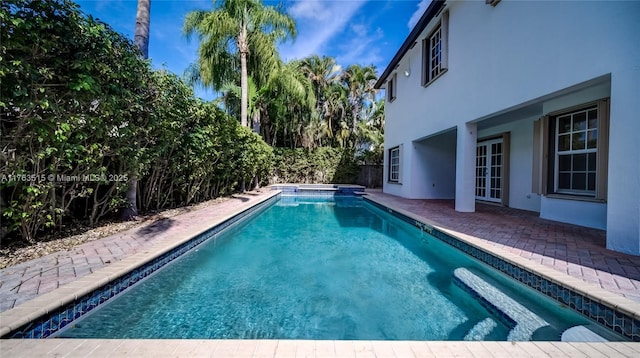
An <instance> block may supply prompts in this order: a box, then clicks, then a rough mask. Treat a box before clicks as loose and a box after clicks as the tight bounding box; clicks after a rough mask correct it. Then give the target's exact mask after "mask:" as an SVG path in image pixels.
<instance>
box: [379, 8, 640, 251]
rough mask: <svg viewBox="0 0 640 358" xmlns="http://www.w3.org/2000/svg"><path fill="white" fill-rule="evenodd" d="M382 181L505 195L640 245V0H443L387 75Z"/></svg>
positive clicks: (614, 246) (403, 188)
mask: <svg viewBox="0 0 640 358" xmlns="http://www.w3.org/2000/svg"><path fill="white" fill-rule="evenodd" d="M376 88H384V89H385V90H386V97H387V103H386V105H385V168H384V175H385V177H384V192H385V193H389V194H393V195H398V196H401V197H405V198H416V199H418V198H419V199H455V208H456V210H457V211H462V212H473V211H474V210H475V206H476V203H477V202H480V201H481V202H494V203H497V204H499V205H505V206H509V207H513V208H518V209H525V210H530V211H535V212H539V213H540V217H542V218H545V219H550V220H555V221H560V222H566V223H572V224H577V225H581V226H587V227H594V228H599V229H604V230H606V234H607V235H606V236H607V248H609V249H611V250H616V251H620V252H625V253H631V254H635V255H640V1H602V2H598V1H593V2H592V1H499V0H497V1H496V0H486V1H436V0H434V1H432V3H431V4H430V6H429V7H428V8H427V9H426V11H425V13H424V14H423V16H422V17H421V19H420V20H419V21H418V23H417V25H416V26H415V28H414V29H413V30H412V31H411V33H410V34H409V36H408V37H407V39H406V40H405V42H404V43H403V45H402V47H401V48H400V49H399V50H398V52H397V53H396V55H395V56H394V57H393V59H392V60H391V62H390V64H389V66H388V67H387V68H386V69H385V70H384V72H383V73H382V75H381V76H380V78H379V80H378V82H377V83H376Z"/></svg>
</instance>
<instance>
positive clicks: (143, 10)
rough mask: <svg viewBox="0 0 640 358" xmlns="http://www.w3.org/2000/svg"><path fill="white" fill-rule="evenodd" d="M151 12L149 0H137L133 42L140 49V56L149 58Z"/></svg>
mask: <svg viewBox="0 0 640 358" xmlns="http://www.w3.org/2000/svg"><path fill="white" fill-rule="evenodd" d="M150 13H151V0H138V11H137V13H136V33H135V36H134V37H133V42H134V43H135V44H136V46H138V48H139V49H140V53H141V54H142V58H144V59H147V58H149V24H150V22H149V21H150V19H149V15H150Z"/></svg>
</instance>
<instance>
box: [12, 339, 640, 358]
mask: <svg viewBox="0 0 640 358" xmlns="http://www.w3.org/2000/svg"><path fill="white" fill-rule="evenodd" d="M0 355H1V356H3V357H15V356H23V357H24V356H26V357H37V356H43V357H44V356H51V357H53V356H72V357H107V356H108V357H132V356H134V357H154V358H155V357H327V358H328V357H401V358H411V357H483V358H484V357H528V358H534V357H546V356H547V355H549V356H553V357H563V356H566V357H638V356H640V344H637V343H630V342H608V343H604V342H596V343H576V342H573V343H563V342H494V341H482V342H477V341H476V342H465V341H346V340H345V341H332V340H326V341H313V340H233V339H228V340H226V339H219V340H202V339H146V340H143V339H118V340H116V339H111V340H109V339H40V340H32V339H12V340H3V341H0Z"/></svg>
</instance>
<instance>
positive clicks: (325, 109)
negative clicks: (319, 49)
mask: <svg viewBox="0 0 640 358" xmlns="http://www.w3.org/2000/svg"><path fill="white" fill-rule="evenodd" d="M301 70H302V72H303V73H304V74H305V75H306V76H307V77H308V78H309V80H310V81H311V83H313V88H314V93H315V95H316V98H317V108H316V112H317V114H318V116H319V117H320V118H319V120H321V121H323V122H325V123H324V127H325V129H326V132H327V133H326V135H327V136H328V137H329V138H332V137H333V129H334V128H333V123H332V117H333V113H332V109H333V108H334V104H335V103H330V102H329V101H330V98H329V95H330V94H331V87H333V86H335V85H336V84H339V82H340V80H341V73H342V70H341V68H340V66H339V65H338V64H337V63H336V60H335V59H334V58H333V57H327V56H322V57H320V56H318V55H312V56H310V57H307V58H305V59H304V60H302V66H301Z"/></svg>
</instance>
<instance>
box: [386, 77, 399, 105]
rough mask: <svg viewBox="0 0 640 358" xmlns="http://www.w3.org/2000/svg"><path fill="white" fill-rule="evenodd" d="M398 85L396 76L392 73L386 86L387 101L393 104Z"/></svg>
mask: <svg viewBox="0 0 640 358" xmlns="http://www.w3.org/2000/svg"><path fill="white" fill-rule="evenodd" d="M397 83H398V74H397V73H394V74H393V76H391V79H390V80H389V82H388V84H387V100H388V101H389V102H393V100H395V99H396V86H397Z"/></svg>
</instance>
